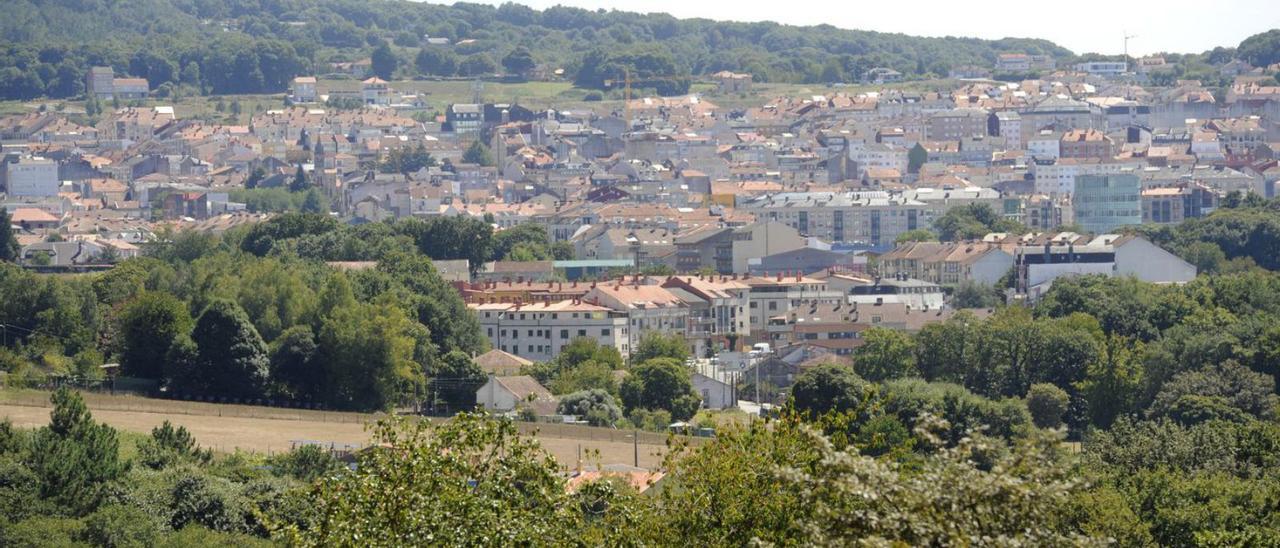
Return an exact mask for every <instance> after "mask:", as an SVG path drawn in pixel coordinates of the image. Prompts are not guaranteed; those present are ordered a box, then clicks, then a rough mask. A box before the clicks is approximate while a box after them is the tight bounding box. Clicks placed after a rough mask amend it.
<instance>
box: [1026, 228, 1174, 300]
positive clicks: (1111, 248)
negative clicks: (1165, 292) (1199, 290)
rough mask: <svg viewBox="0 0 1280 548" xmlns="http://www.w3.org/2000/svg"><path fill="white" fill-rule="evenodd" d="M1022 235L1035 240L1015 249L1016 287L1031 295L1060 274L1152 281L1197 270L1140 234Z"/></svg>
mask: <svg viewBox="0 0 1280 548" xmlns="http://www.w3.org/2000/svg"><path fill="white" fill-rule="evenodd" d="M1022 239H1023V240H1035V241H1027V242H1025V245H1019V246H1017V247H1016V251H1015V254H1016V257H1017V275H1018V278H1017V288H1018V292H1019V293H1021V294H1025V295H1027V297H1028V298H1029V299H1031V300H1036V299H1038V298H1039V297H1040V296H1043V295H1044V293H1045V292H1046V291H1048V289H1049V287H1050V286H1051V285H1052V283H1053V281H1054V280H1056V279H1058V278H1060V277H1063V276H1077V275H1084V274H1100V275H1104V276H1133V277H1135V278H1137V279H1139V280H1142V281H1144V282H1151V283H1186V282H1189V281H1191V280H1193V279H1195V276H1196V267H1195V266H1193V265H1191V264H1190V263H1188V262H1186V261H1184V260H1182V259H1180V258H1178V256H1176V255H1174V254H1172V253H1169V252H1168V251H1165V250H1163V249H1161V248H1160V247H1158V246H1156V245H1155V244H1153V243H1151V242H1150V241H1148V240H1146V239H1144V238H1142V237H1139V236H1133V235H1126V236H1121V235H1117V234H1102V235H1099V236H1096V237H1088V236H1081V235H1078V234H1073V233H1062V234H1058V235H1043V236H1041V237H1031V236H1030V235H1028V236H1024V237H1022Z"/></svg>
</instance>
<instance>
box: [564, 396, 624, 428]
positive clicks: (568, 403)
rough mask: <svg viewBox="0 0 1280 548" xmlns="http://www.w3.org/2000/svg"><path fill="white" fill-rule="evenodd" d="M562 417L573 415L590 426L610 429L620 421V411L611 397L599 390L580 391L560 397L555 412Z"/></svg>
mask: <svg viewBox="0 0 1280 548" xmlns="http://www.w3.org/2000/svg"><path fill="white" fill-rule="evenodd" d="M556 412H557V413H560V414H562V415H575V416H577V417H578V418H579V419H580V420H585V421H587V422H588V423H590V424H591V426H607V427H612V426H613V425H614V424H615V423H617V422H618V420H620V419H622V410H621V409H619V408H618V404H617V403H616V402H614V400H613V396H611V395H609V393H608V392H607V391H604V390H600V389H598V388H597V389H591V390H580V391H578V392H574V393H572V394H568V395H565V396H562V397H561V398H560V405H559V408H558V409H557V411H556Z"/></svg>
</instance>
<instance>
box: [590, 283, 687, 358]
mask: <svg viewBox="0 0 1280 548" xmlns="http://www.w3.org/2000/svg"><path fill="white" fill-rule="evenodd" d="M582 301H583V302H584V303H590V304H594V305H597V306H602V307H606V308H607V309H609V310H612V311H613V312H615V313H618V314H620V315H622V316H623V317H625V319H626V322H627V323H626V325H627V327H628V328H629V331H628V333H629V335H630V340H629V341H628V344H629V349H630V348H635V347H636V346H637V345H639V344H640V337H641V336H642V335H643V334H644V333H645V332H648V331H663V332H666V333H670V334H676V335H680V336H681V337H685V336H687V335H688V327H689V307H688V305H686V304H685V302H684V301H683V300H681V299H680V297H679V296H677V295H675V294H674V293H672V292H670V291H667V290H666V289H664V288H662V287H660V286H658V285H649V280H647V279H645V280H643V281H642V280H639V279H637V280H635V281H631V283H627V281H623V280H617V281H614V282H603V283H600V284H598V285H597V286H596V287H593V288H592V289H591V290H590V291H588V292H587V293H586V294H585V295H583V296H582ZM691 349H692V347H691ZM627 354H628V353H627V352H624V353H623V356H626V355H627Z"/></svg>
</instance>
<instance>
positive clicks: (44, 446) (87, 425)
mask: <svg viewBox="0 0 1280 548" xmlns="http://www.w3.org/2000/svg"><path fill="white" fill-rule="evenodd" d="M51 399H52V401H53V412H52V413H51V414H50V417H51V420H50V422H49V425H48V426H46V427H44V428H41V429H40V430H37V431H36V433H35V435H34V436H33V438H32V445H31V453H30V456H29V459H30V461H29V463H28V464H29V466H30V467H31V470H32V471H33V472H35V473H36V476H37V477H39V478H40V495H41V496H42V497H44V498H46V499H49V500H51V501H53V502H54V503H56V504H58V505H60V506H62V507H63V508H65V509H66V510H67V511H68V512H69V513H71V514H72V515H84V514H86V513H88V512H90V511H92V510H93V509H94V508H96V507H97V506H98V504H99V502H100V501H101V500H102V497H103V495H104V494H105V490H106V488H107V486H108V484H109V483H110V482H111V481H113V480H115V479H116V478H119V477H120V476H121V475H123V474H124V473H125V472H126V471H127V470H128V463H126V462H122V461H120V442H119V440H118V439H117V437H116V431H115V430H114V429H112V428H111V427H109V426H107V425H105V424H97V423H94V422H93V415H91V414H90V413H89V409H88V408H87V407H85V404H84V400H83V399H81V397H80V394H79V393H76V392H72V391H70V390H68V389H66V388H60V389H58V391H57V392H54V393H53V397H52V398H51Z"/></svg>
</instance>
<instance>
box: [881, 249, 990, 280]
mask: <svg viewBox="0 0 1280 548" xmlns="http://www.w3.org/2000/svg"><path fill="white" fill-rule="evenodd" d="M878 265H879V269H880V272H879V274H880V275H881V276H882V277H884V278H898V277H905V278H913V279H918V280H923V281H926V282H931V283H934V284H938V285H956V284H959V283H960V282H963V281H973V282H976V283H979V284H982V285H995V284H996V282H998V281H1000V279H1001V278H1003V277H1004V275H1005V274H1007V273H1008V272H1009V269H1010V268H1012V267H1013V255H1011V254H1010V253H1009V252H1007V251H1005V250H1004V249H1001V248H1000V246H998V245H996V244H994V243H989V242H947V243H942V242H908V243H904V244H901V245H899V246H898V247H896V248H894V249H893V251H890V252H888V253H885V254H884V255H881V256H880V261H879V263H878Z"/></svg>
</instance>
